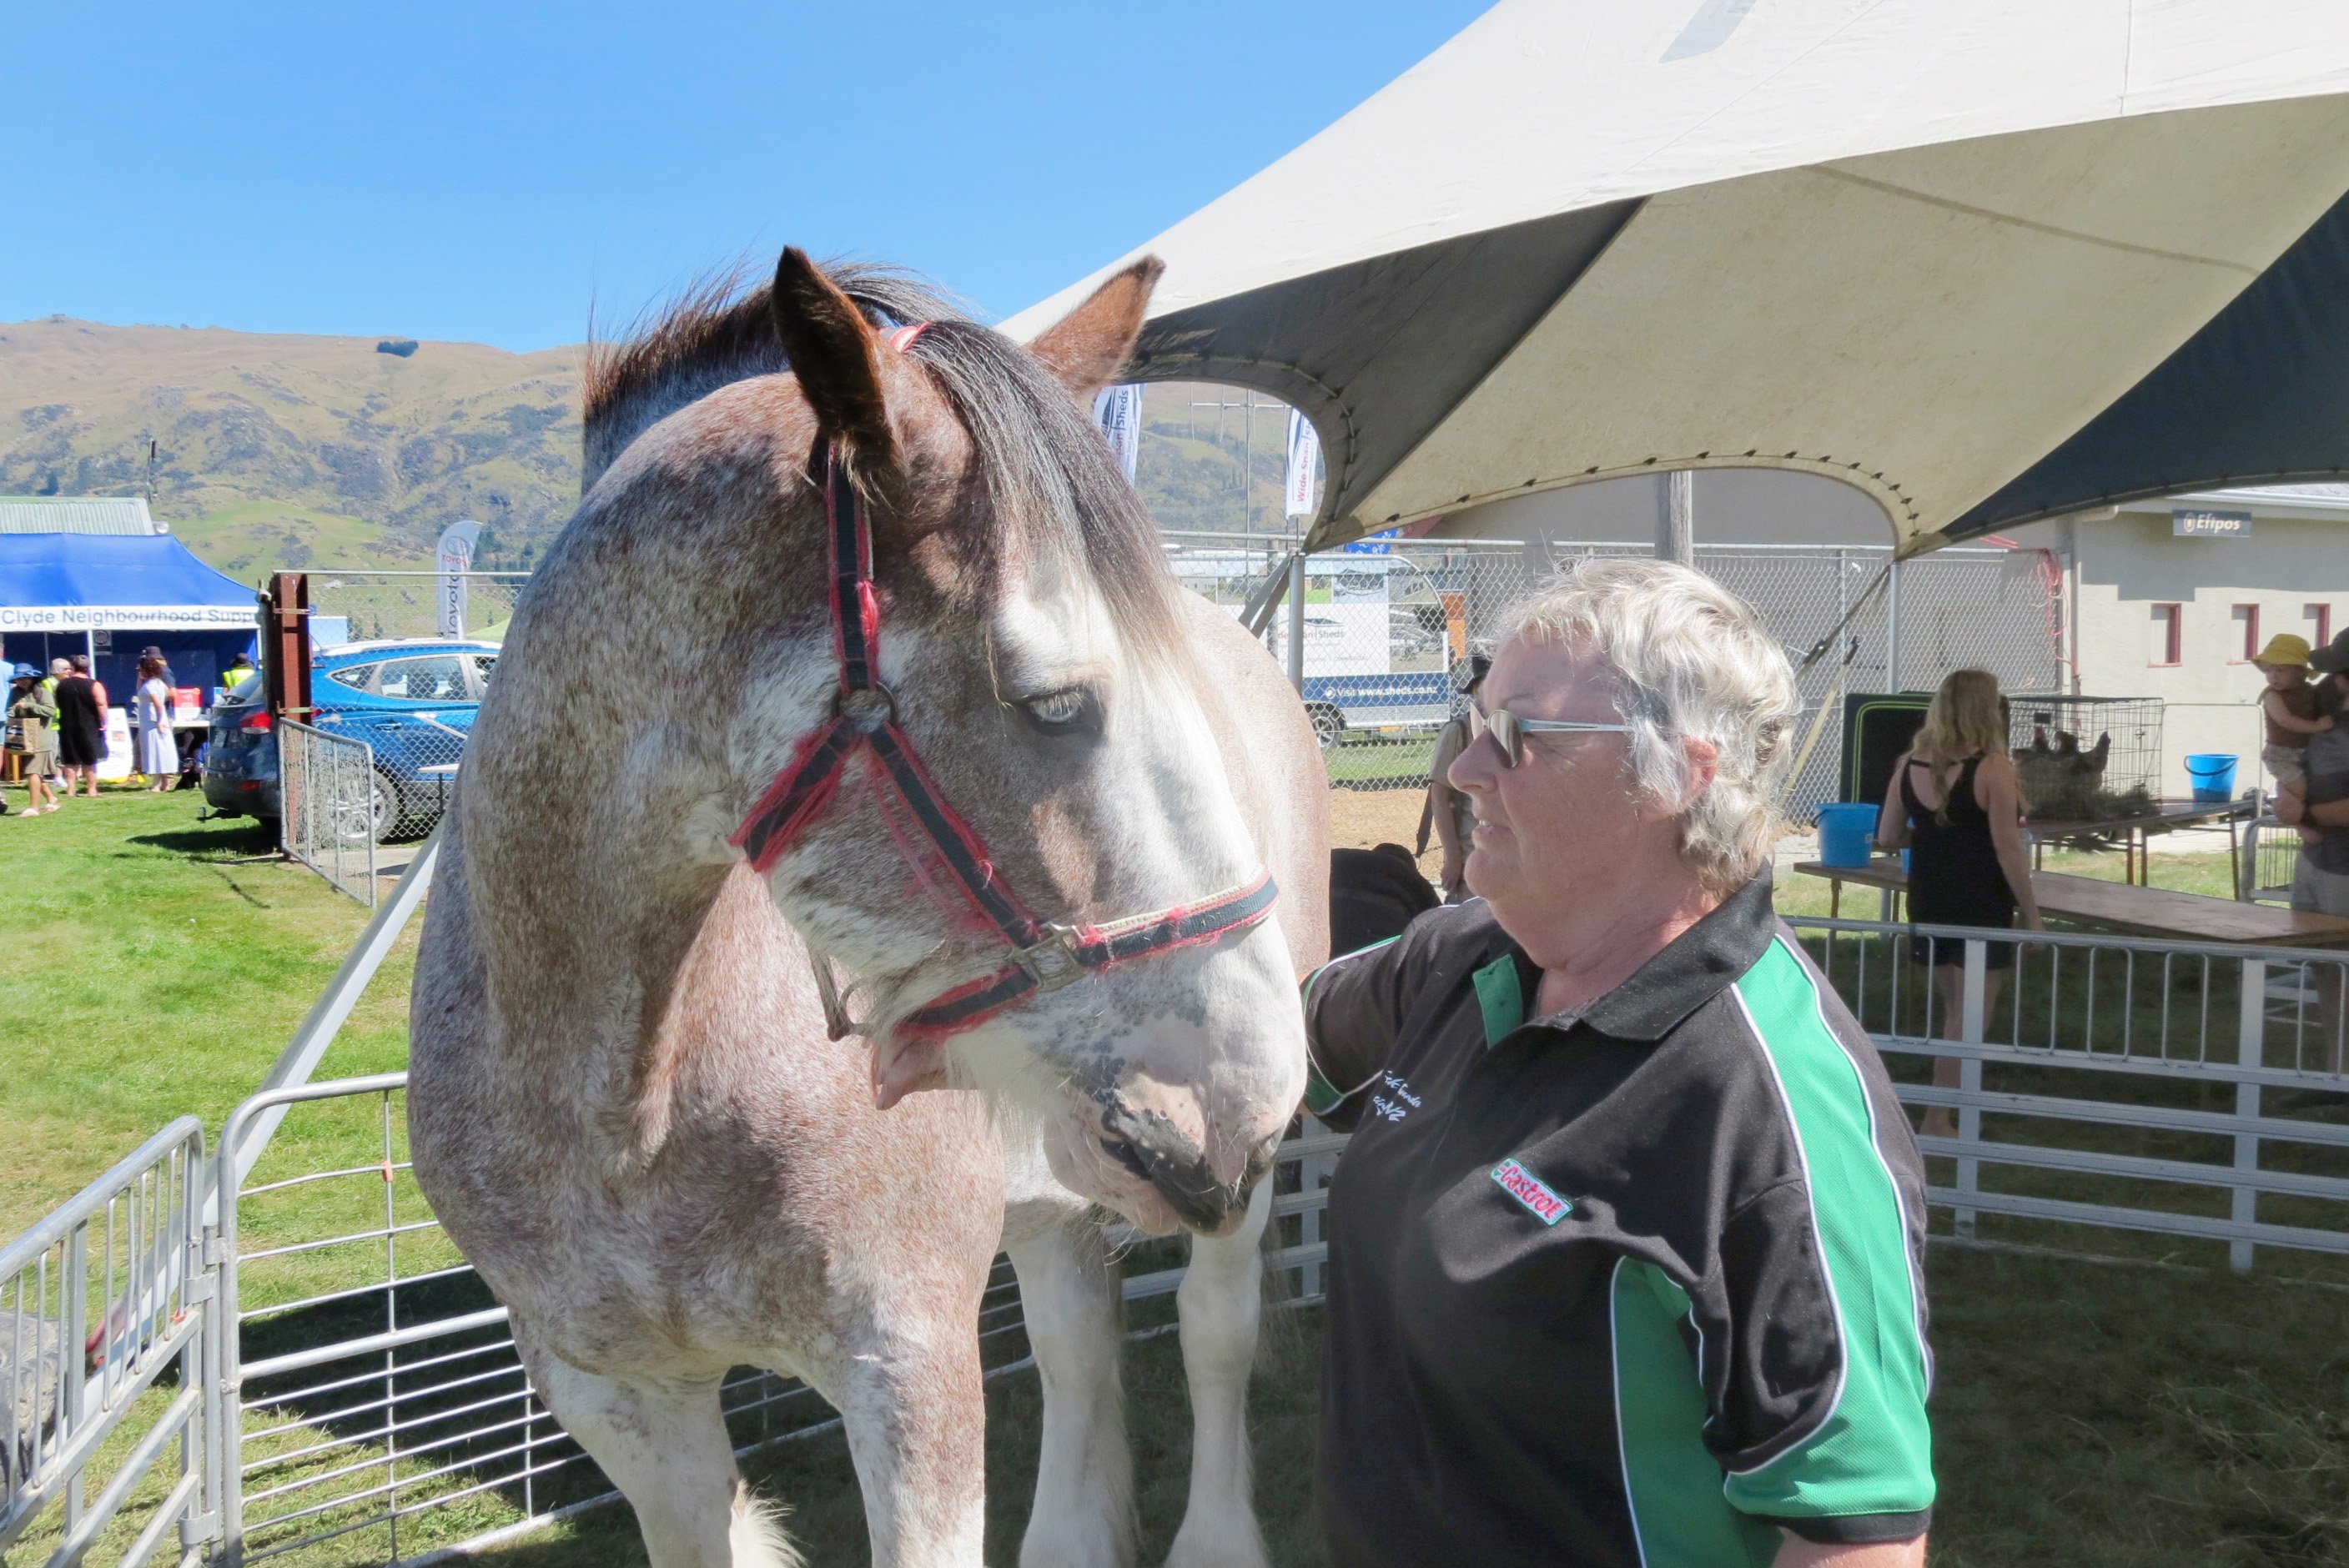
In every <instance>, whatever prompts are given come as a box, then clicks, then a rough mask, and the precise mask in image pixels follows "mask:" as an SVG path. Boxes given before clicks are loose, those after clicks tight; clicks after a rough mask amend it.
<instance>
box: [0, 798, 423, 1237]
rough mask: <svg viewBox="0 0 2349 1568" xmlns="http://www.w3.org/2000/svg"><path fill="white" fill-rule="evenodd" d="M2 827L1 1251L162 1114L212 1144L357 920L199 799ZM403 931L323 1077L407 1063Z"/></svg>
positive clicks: (247, 830)
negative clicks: (266, 859)
mask: <svg viewBox="0 0 2349 1568" xmlns="http://www.w3.org/2000/svg"><path fill="white" fill-rule="evenodd" d="M8 796H9V810H10V813H11V814H10V815H9V816H7V817H5V818H0V908H5V910H6V911H7V913H8V922H7V923H8V929H9V932H10V934H11V936H12V938H13V940H12V941H11V942H10V943H9V944H7V948H6V952H5V955H0V1019H5V1020H6V1022H5V1025H0V1116H4V1117H5V1133H6V1135H5V1137H0V1233H5V1234H9V1235H14V1234H15V1233H16V1232H18V1231H20V1230H23V1229H24V1228H25V1227H26V1226H27V1225H29V1224H31V1223H32V1222H34V1221H35V1220H36V1219H38V1218H39V1217H40V1216H41V1215H42V1214H43V1213H45V1212H47V1211H48V1210H49V1209H51V1208H53V1207H54V1206H55V1205H56V1204H57V1203H58V1202H61V1201H63V1200H64V1199H66V1198H67V1197H69V1196H71V1195H72V1194H73V1193H74V1192H75V1191H78V1190H79V1189H80V1188H81V1187H82V1186H83V1185H84V1184H85V1183H87V1182H88V1181H90V1180H92V1179H93V1178H95V1177H96V1176H98V1175H99V1174H100V1173H101V1172H103V1171H105V1170H106V1168H107V1167H108V1166H109V1165H111V1164H112V1163H113V1162H114V1161H117V1160H119V1159H120V1158H121V1157H122V1156H123V1155H125V1154H128V1153H129V1152H130V1150H133V1149H135V1148H137V1147H138V1145H139V1144H140V1142H141V1141H142V1140H145V1139H146V1138H147V1136H148V1135H149V1134H150V1133H152V1132H153V1131H155V1130H157V1129H158V1128H160V1127H161V1126H162V1125H163V1124H164V1123H166V1122H168V1121H170V1120H171V1119H172V1118H173V1117H175V1116H179V1115H181V1114H182V1113H185V1112H193V1113H195V1114H196V1115H198V1116H200V1117H202V1119H203V1121H204V1126H205V1130H206V1134H207V1136H208V1137H216V1136H217V1135H218V1133H219V1131H220V1128H221V1123H222V1120H223V1119H225V1117H226V1116H227V1114H228V1112H229V1110H230V1109H232V1108H233V1107H234V1106H235V1105H236V1103H237V1102H238V1101H239V1100H242V1099H244V1098H245V1097H246V1096H247V1095H249V1094H251V1093H252V1092H253V1090H254V1087H255V1086H256V1085H257V1084H258V1083H259V1081H260V1078H261V1076H262V1075H263V1074H264V1072H266V1071H267V1070H268V1068H269V1066H270V1064H271V1063H272V1062H273V1061H274V1060H275V1059H276V1057H277V1055H278V1053H279V1052H280V1051H282V1050H284V1049H285V1044H286V1042H287V1041H288V1040H289V1039H291V1038H292V1037H293V1034H294V1030H295V1026H297V1025H298V1024H299V1023H300V1022H301V1020H302V1017H303V1016H304V1015H305V1013H307V1012H308V1011H309V1009H310V1006H311V1004H312V1003H313V1002H315V1001H316V1000H317V997H318V995H319V993H320V992H321V991H323V990H324V989H325V988H326V982H327V981H328V980H329V979H331V978H332V977H333V975H334V973H335V970H336V967H337V966H338V965H340V964H341V963H342V961H343V958H344V956H345V955H346V954H347V953H348V952H349V950H350V947H351V944H352V943H353V942H354V941H356V940H357V936H358V934H359V931H360V929H361V928H362V927H363V926H364V925H365V924H366V923H367V911H366V910H364V909H362V908H360V907H359V906H358V905H357V903H353V902H352V901H351V900H350V899H348V898H346V897H345V896H343V895H342V894H341V893H338V892H335V891H334V890H333V889H331V888H329V887H328V886H326V883H325V882H321V881H320V880H319V879H318V878H317V877H316V876H314V875H313V874H311V873H310V872H307V871H305V870H303V869H302V868H300V867H298V866H286V865H280V864H274V863H257V864H256V863H240V862H243V861H250V860H252V859H253V858H254V857H261V856H266V855H268V854H269V853H270V852H271V851H272V850H273V849H274V845H273V844H272V843H271V842H270V841H269V840H268V838H267V837H266V835H265V834H264V833H263V832H261V831H260V830H256V829H255V828H254V827H253V826H252V825H251V824H250V823H249V822H248V821H247V820H244V819H228V820H220V821H213V822H199V821H197V820H196V816H197V812H198V810H199V808H200V805H201V797H200V796H199V795H197V794H196V793H195V792H194V791H192V790H183V791H178V792H175V793H172V794H170V795H160V796H159V795H147V794H142V793H140V792H137V791H109V792H108V793H106V794H105V795H103V796H101V797H100V798H99V799H96V800H80V799H78V800H75V801H73V802H72V803H71V804H69V805H67V807H66V808H65V809H64V810H60V811H57V812H56V813H53V814H50V815H46V816H41V817H36V818H29V819H28V818H26V817H22V816H19V815H16V812H18V811H20V810H22V809H23V806H24V799H25V797H24V792H23V791H22V789H10V790H9V791H8ZM414 952H415V937H414V934H413V933H412V932H411V933H410V934H409V936H408V938H407V939H406V940H405V941H403V943H402V944H400V947H399V949H398V951H397V952H396V953H395V954H393V956H392V957H391V959H390V960H389V961H388V963H387V964H386V965H384V969H383V971H382V973H381V974H380V975H378V978H377V981H376V984H375V985H373V986H372V987H370V989H369V991H368V993H367V995H366V997H365V998H363V999H362V1001H361V1002H360V1005H359V1007H358V1009H357V1012H356V1013H354V1014H353V1016H352V1017H351V1019H350V1021H349V1022H348V1023H347V1024H346V1025H345V1026H343V1031H342V1034H341V1037H339V1038H338V1039H337V1040H336V1045H335V1047H334V1049H333V1051H332V1052H331V1053H330V1055H329V1057H328V1058H327V1060H326V1064H325V1067H324V1068H323V1070H322V1073H321V1076H341V1075H347V1074H357V1073H366V1072H380V1071H385V1070H389V1069H395V1068H400V1067H403V1066H405V1065H406V1062H407V1052H408V1000H407V998H408V981H409V974H410V973H411V971H412V969H413V965H414Z"/></svg>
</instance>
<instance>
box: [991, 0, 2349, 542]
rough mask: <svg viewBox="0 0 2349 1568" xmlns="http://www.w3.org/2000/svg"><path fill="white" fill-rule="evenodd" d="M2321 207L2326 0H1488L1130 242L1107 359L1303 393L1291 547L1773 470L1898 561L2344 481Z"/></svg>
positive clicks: (2329, 194) (2333, 185)
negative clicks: (2284, 483) (2255, 492)
mask: <svg viewBox="0 0 2349 1568" xmlns="http://www.w3.org/2000/svg"><path fill="white" fill-rule="evenodd" d="M2344 192H2349V5H2341V4H2339V3H2337V0H1502V4H1500V5H1496V6H1495V8H1494V9H1493V10H1491V11H1490V12H1488V13H1486V14H1485V15H1484V16H1482V17H1481V18H1479V19H1478V20H1477V21H1476V22H1475V23H1474V24H1473V25H1472V26H1469V27H1468V28H1467V29H1466V30H1465V31H1464V32H1463V33H1461V34H1460V35H1459V36H1457V37H1455V38H1454V39H1453V40H1452V41H1451V42H1450V43H1448V44H1446V45H1445V46H1444V47H1443V48H1441V49H1439V50H1437V51H1436V52H1435V53H1434V54H1433V55H1432V56H1430V57H1428V58H1427V59H1426V60H1424V61H1423V62H1421V64H1419V65H1418V66H1416V67H1413V69H1411V70H1410V71H1408V72H1406V73H1405V74H1404V75H1403V76H1402V77H1400V78H1399V79H1397V80H1396V81H1395V82H1393V83H1392V85H1390V86H1389V87H1387V88H1384V89H1383V90H1381V92H1380V93H1378V94H1377V95H1376V96H1375V97H1373V98H1371V99H1370V100H1369V101H1368V102H1366V103H1364V104H1363V105H1361V107H1360V108H1357V109H1355V110H1354V111H1353V112H1351V113H1350V114H1349V115H1347V116H1346V117H1345V118H1343V119H1340V120H1339V121H1338V122H1337V123H1336V124H1334V125H1332V126H1330V128H1329V129H1327V130H1325V131H1323V132H1322V133H1321V134H1319V136H1316V137H1315V138H1314V139H1312V140H1310V141H1309V142H1307V143H1306V144H1305V145H1304V146H1302V147H1300V148H1299V149H1298V150H1296V151H1294V152H1292V153H1290V154H1289V155H1288V157H1286V158H1284V159H1282V160H1279V161H1278V162H1277V163H1275V164H1274V165H1272V166H1271V167H1270V168H1269V169H1267V170H1265V171H1264V172H1263V173H1261V174H1259V175H1257V177H1256V178H1254V179H1252V180H1250V181H1247V183H1245V184H1243V185H1241V186H1239V187H1238V188H1237V189H1236V190H1234V191H1231V192H1229V193H1228V194H1226V195H1225V196H1224V197H1222V198H1221V199H1219V200H1217V201H1215V202H1213V203H1211V204H1210V205H1208V206H1206V207H1205V208H1203V209H1202V210H1200V211H1197V212H1195V213H1194V214H1193V215H1191V216H1190V217H1188V218H1186V219H1185V220H1183V221H1182V222H1179V223H1177V224H1175V225H1174V227H1173V228H1171V229H1169V230H1167V231H1166V232H1164V233H1163V234H1161V235H1159V236H1158V237H1157V238H1155V239H1154V240H1152V241H1151V242H1148V243H1147V244H1145V245H1143V246H1141V247H1138V248H1137V250H1136V251H1135V252H1134V253H1133V254H1136V255H1139V254H1143V253H1155V254H1157V255H1159V256H1161V257H1163V258H1164V260H1165V261H1166V263H1167V272H1166V275H1165V278H1164V282H1163V283H1162V284H1161V285H1160V288H1159V291H1158V294H1157V298H1156V300H1155V302H1154V305H1153V315H1152V319H1151V322H1150V325H1149V326H1148V328H1147V329H1146V331H1145V333H1144V335H1143V342H1142V345H1141V347H1140V350H1139V353H1138V356H1137V364H1136V368H1135V372H1134V373H1135V375H1136V376H1137V377H1139V378H1141V379H1146V380H1170V379H1203V380H1216V381H1224V382H1229V383H1233V384H1236V385H1242V386H1250V387H1257V388H1259V389H1261V390H1264V391H1267V392H1270V393H1272V394H1273V395H1275V396H1276V397H1281V398H1282V399H1284V400H1285V401H1288V402H1289V403H1291V404H1293V405H1295V406H1297V407H1299V408H1301V409H1303V410H1304V411H1305V413H1306V414H1307V415H1308V416H1309V417H1310V418H1312V420H1313V421H1314V424H1315V426H1316V428H1318V429H1319V432H1320V434H1321V438H1322V444H1323V450H1324V453H1325V457H1326V460H1327V462H1328V465H1329V474H1330V482H1329V484H1328V486H1327V488H1326V490H1325V492H1324V496H1323V500H1322V505H1321V510H1320V513H1319V517H1318V518H1317V520H1316V521H1315V524H1314V527H1313V531H1312V533H1311V536H1310V541H1309V542H1310V544H1311V546H1312V547H1314V548H1319V547H1323V546H1327V545H1330V544H1334V543H1337V542H1340V541H1343V540H1345V539H1349V538H1351V537H1354V536H1355V535H1357V534H1360V533H1361V532H1363V531H1369V530H1372V529H1379V528H1384V527H1387V526H1390V525H1392V524H1394V523H1398V522H1411V521H1416V520H1419V519H1422V518H1426V517H1431V516H1434V515H1437V514H1440V513H1444V512H1446V511H1452V510H1454V509H1456V508H1459V507H1463V506H1468V505H1472V504H1475V503H1477V502H1480V501H1486V500H1495V499H1497V498H1500V497H1502V496H1506V495H1514V494H1523V493H1526V491H1528V490H1542V489H1547V488H1552V487H1556V486H1560V485H1567V484H1574V483H1578V482H1581V481H1584V480H1594V479H1603V478H1609V477H1614V476H1619V475H1622V474H1627V473H1640V472H1651V471H1655V470H1658V469H1679V468H1701V467H1706V466H1732V465H1734V466H1756V465H1765V466H1771V467H1777V468H1786V469H1804V470H1808V471H1811V472H1816V473H1823V474H1827V475H1831V476H1833V477H1835V478H1837V479H1838V480H1845V481H1847V482H1848V483H1851V484H1854V485H1857V486H1858V487H1860V488H1861V489H1862V490H1865V491H1867V492H1868V494H1870V495H1872V496H1873V497H1874V498H1875V499H1876V500H1878V502H1879V503H1881V504H1882V505H1883V507H1884V509H1885V511H1887V513H1888V514H1889V517H1890V519H1891V521H1892V525H1893V530H1894V533H1895V535H1896V537H1897V539H1898V540H1899V542H1900V544H1901V546H1902V547H1903V549H1904V551H1906V552H1909V553H1914V552H1919V551H1922V550H1928V549H1931V548H1933V547H1934V546H1936V545H1938V544H1941V543H1946V542H1949V541H1950V540H1951V539H1955V538H1962V537H1966V536H1969V535H1971V534H1976V533H1980V532H1982V531H1986V530H1989V529H1992V528H1996V527H2000V526H2006V525H2012V524H2014V523H2017V522H2021V521H2030V520H2032V519H2033V518H2038V517H2045V516H2050V515H2054V514H2057V513H2060V512H2064V511H2073V510H2077V509H2079V508H2082V507H2085V506H2092V505H2096V504H2101V503H2103V502H2106V501H2108V500H2117V499H2121V498H2124V497H2134V496H2140V495H2147V494H2156V493H2161V492H2164V491H2168V490H2183V489H2189V488H2194V487H2198V486H2209V485H2215V484H2220V483H2242V482H2246V481H2251V480H2261V479H2267V478H2282V477H2290V476H2306V475H2327V476H2333V475H2339V474H2342V473H2344V471H2349V201H2344ZM1112 264H1114V263H1112ZM1109 270H1110V269H1109V268H1104V269H1102V273H1096V274H1094V277H1093V278H1090V279H1087V280H1085V281H1084V282H1082V283H1080V284H1074V285H1072V286H1071V288H1070V289H1068V290H1065V291H1063V292H1062V293H1061V294H1058V295H1055V296H1054V297H1053V298H1052V299H1050V300H1048V301H1045V302H1043V303H1042V304H1038V305H1036V306H1034V307H1033V308H1031V309H1030V310H1029V311H1026V312H1023V313H1022V314H1021V315H1019V316H1017V317H1015V318H1013V320H1011V321H1010V322H1008V323H1006V324H1005V330H1006V331H1008V332H1009V333H1011V334H1012V335H1015V336H1024V335H1029V334H1030V333H1032V332H1034V331H1036V330H1040V328H1041V327H1042V326H1043V325H1047V324H1048V323H1049V322H1050V321H1051V320H1052V319H1053V318H1054V317H1055V316H1057V315H1059V314H1060V313H1061V311H1063V310H1065V309H1066V308H1067V307H1068V306H1069V305H1070V304H1073V303H1074V301H1075V300H1076V299H1077V298H1079V297H1081V294H1082V293H1083V291H1084V290H1085V289H1087V288H1088V287H1090V286H1091V285H1092V284H1093V283H1094V282H1096V281H1098V279H1099V278H1100V277H1101V276H1102V275H1103V274H1104V273H1107V272H1108V271H1109Z"/></svg>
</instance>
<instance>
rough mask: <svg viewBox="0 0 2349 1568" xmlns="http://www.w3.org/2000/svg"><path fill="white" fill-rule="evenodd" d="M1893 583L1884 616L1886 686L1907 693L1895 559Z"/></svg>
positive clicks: (1898, 583)
mask: <svg viewBox="0 0 2349 1568" xmlns="http://www.w3.org/2000/svg"><path fill="white" fill-rule="evenodd" d="M1891 574H1892V581H1891V585H1890V588H1889V594H1888V597H1887V599H1886V608H1885V614H1884V684H1885V686H1886V688H1887V689H1888V690H1890V691H1905V690H1907V689H1908V688H1907V687H1906V686H1902V685H1901V684H1900V562H1899V558H1898V557H1896V558H1894V560H1893V562H1892V568H1891Z"/></svg>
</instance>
